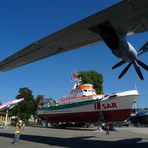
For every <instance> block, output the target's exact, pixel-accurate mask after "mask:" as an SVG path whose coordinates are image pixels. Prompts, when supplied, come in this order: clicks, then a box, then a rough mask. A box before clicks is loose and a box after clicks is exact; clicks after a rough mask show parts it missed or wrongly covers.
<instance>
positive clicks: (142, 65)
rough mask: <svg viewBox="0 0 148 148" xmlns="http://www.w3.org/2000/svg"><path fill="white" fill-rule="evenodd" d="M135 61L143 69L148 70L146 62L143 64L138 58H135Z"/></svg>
mask: <svg viewBox="0 0 148 148" xmlns="http://www.w3.org/2000/svg"><path fill="white" fill-rule="evenodd" d="M137 63H138V64H139V65H140V66H141V67H143V68H144V69H145V70H147V71H148V66H147V65H146V64H144V63H143V62H141V61H140V60H137Z"/></svg>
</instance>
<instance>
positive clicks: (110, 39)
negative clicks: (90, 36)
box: [90, 22, 148, 80]
mask: <svg viewBox="0 0 148 148" xmlns="http://www.w3.org/2000/svg"><path fill="white" fill-rule="evenodd" d="M90 30H91V31H93V32H95V33H98V34H99V35H101V37H102V39H103V41H104V42H105V44H106V45H107V46H108V47H109V48H110V49H111V51H112V53H113V54H114V55H115V56H116V57H118V58H121V59H122V60H121V61H120V62H118V63H117V64H115V65H114V66H113V67H112V70H113V69H115V68H117V67H119V66H121V65H123V64H125V63H127V62H128V65H127V66H126V67H125V68H124V69H123V71H122V72H121V73H120V75H119V77H118V78H119V79H120V78H122V77H123V76H124V74H125V73H126V72H127V71H128V69H129V68H130V66H131V65H133V66H134V68H135V70H136V72H137V74H138V76H139V77H140V79H141V80H144V77H143V75H142V72H141V70H140V66H141V67H142V68H144V69H145V70H147V71H148V66H147V65H146V64H144V63H143V62H142V61H140V60H139V55H141V54H143V53H145V52H147V51H148V42H146V43H145V44H144V45H143V46H142V47H141V48H140V49H139V50H138V51H136V50H135V48H134V47H133V46H132V45H131V44H130V43H129V42H128V41H127V39H126V36H124V35H120V34H119V33H117V32H116V30H115V29H114V28H113V26H112V24H111V23H110V22H104V23H102V24H100V25H97V26H95V27H92V28H90ZM139 65H140V66H139Z"/></svg>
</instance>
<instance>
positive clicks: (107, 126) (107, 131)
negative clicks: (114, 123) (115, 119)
mask: <svg viewBox="0 0 148 148" xmlns="http://www.w3.org/2000/svg"><path fill="white" fill-rule="evenodd" d="M109 130H110V127H109V124H107V125H106V135H109Z"/></svg>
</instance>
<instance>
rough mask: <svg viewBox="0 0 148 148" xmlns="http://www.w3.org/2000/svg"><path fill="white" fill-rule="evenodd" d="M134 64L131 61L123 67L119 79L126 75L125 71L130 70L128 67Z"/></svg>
mask: <svg viewBox="0 0 148 148" xmlns="http://www.w3.org/2000/svg"><path fill="white" fill-rule="evenodd" d="M131 65H132V63H129V64H128V65H127V66H126V67H125V68H124V69H123V71H122V72H121V74H120V75H119V77H118V78H119V79H121V78H122V77H123V76H124V75H125V73H126V72H127V71H128V69H129V68H130V66H131Z"/></svg>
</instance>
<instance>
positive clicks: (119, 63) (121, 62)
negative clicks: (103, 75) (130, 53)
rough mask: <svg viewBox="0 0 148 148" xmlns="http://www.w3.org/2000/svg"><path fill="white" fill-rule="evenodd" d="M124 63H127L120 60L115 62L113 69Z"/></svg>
mask: <svg viewBox="0 0 148 148" xmlns="http://www.w3.org/2000/svg"><path fill="white" fill-rule="evenodd" d="M124 63H126V62H125V61H123V60H122V61H120V62H118V63H117V64H115V65H114V66H113V67H112V70H113V69H115V68H117V67H119V66H121V65H122V64H124Z"/></svg>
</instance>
